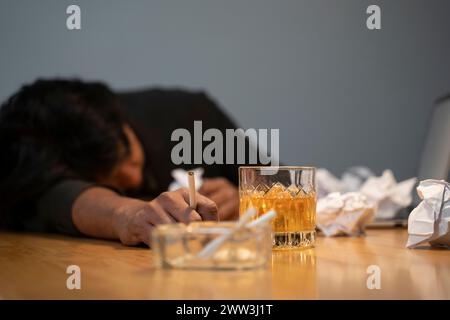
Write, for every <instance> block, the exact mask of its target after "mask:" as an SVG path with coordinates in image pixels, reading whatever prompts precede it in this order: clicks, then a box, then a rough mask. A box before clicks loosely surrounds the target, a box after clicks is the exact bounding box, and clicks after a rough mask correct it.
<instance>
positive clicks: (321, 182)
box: [316, 167, 374, 199]
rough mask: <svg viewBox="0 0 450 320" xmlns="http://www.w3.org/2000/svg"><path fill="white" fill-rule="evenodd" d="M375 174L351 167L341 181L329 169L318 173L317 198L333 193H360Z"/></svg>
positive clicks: (320, 170) (322, 169)
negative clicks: (361, 188) (365, 183)
mask: <svg viewBox="0 0 450 320" xmlns="http://www.w3.org/2000/svg"><path fill="white" fill-rule="evenodd" d="M372 176H374V173H373V172H372V171H371V170H370V169H369V168H366V167H350V168H348V169H347V170H345V172H344V173H343V174H342V177H341V179H338V178H337V177H335V176H334V175H333V174H332V173H331V172H329V171H328V170H327V169H324V168H319V169H317V171H316V183H317V197H318V198H319V199H320V198H323V197H326V196H327V195H328V194H330V193H332V192H342V193H344V192H354V191H358V190H359V189H360V187H361V186H362V184H363V183H364V182H365V181H366V180H367V179H368V178H370V177H372Z"/></svg>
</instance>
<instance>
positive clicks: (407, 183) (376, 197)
mask: <svg viewBox="0 0 450 320" xmlns="http://www.w3.org/2000/svg"><path fill="white" fill-rule="evenodd" d="M316 182H317V197H318V198H319V199H321V198H322V197H325V196H327V195H328V194H329V193H331V192H341V193H345V192H361V193H362V194H364V195H365V196H366V197H367V198H368V199H369V200H371V201H373V202H375V203H376V204H377V207H378V210H377V212H376V213H375V214H376V218H377V219H391V218H393V217H394V216H395V215H396V214H397V212H398V211H399V210H400V209H403V208H406V207H407V206H409V205H410V204H411V202H412V199H413V198H412V191H413V189H414V186H415V185H416V183H417V179H416V178H410V179H407V180H404V181H402V182H397V181H396V180H395V177H394V174H393V173H392V171H391V170H384V171H383V174H382V175H381V176H379V177H377V176H375V175H373V173H372V172H371V171H370V170H369V169H368V168H365V167H352V168H349V169H348V170H347V171H346V172H345V173H344V174H343V175H342V179H338V178H336V177H335V176H334V175H332V174H331V173H330V172H329V171H327V170H326V169H318V170H317V173H316Z"/></svg>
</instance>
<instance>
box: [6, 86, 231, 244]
mask: <svg viewBox="0 0 450 320" xmlns="http://www.w3.org/2000/svg"><path fill="white" fill-rule="evenodd" d="M118 104H119V102H118V99H117V97H116V96H115V94H114V93H112V92H111V91H110V90H109V89H108V88H107V87H106V86H105V85H103V84H101V83H84V82H80V81H66V80H41V81H37V82H35V83H33V84H32V85H28V86H24V87H23V88H22V89H21V90H19V92H17V93H16V94H15V95H13V96H12V97H11V98H10V99H9V100H8V101H7V102H6V103H5V104H4V105H3V106H2V107H1V109H0V147H1V148H2V153H3V155H2V157H1V160H0V161H1V163H0V165H1V166H0V181H1V182H0V192H1V193H0V194H1V198H2V201H1V202H2V204H1V206H2V207H3V210H2V211H0V212H6V211H8V212H14V213H13V214H14V215H16V216H15V217H8V216H2V215H5V214H4V213H0V221H3V223H2V224H3V225H6V226H7V227H8V224H9V225H11V223H8V222H12V224H16V225H20V224H23V225H25V226H27V225H35V224H36V223H37V224H39V225H42V224H50V225H51V224H52V223H53V224H58V221H59V220H60V219H61V217H60V216H57V217H51V216H50V217H49V214H48V213H45V212H42V213H40V212H39V210H40V208H41V210H45V209H48V208H46V205H42V204H41V202H44V204H45V201H47V202H50V203H51V202H57V201H60V200H58V198H60V197H62V198H65V197H67V198H70V194H74V193H76V197H74V199H72V200H73V203H70V211H71V212H70V217H69V218H71V220H72V221H70V222H67V221H66V222H64V223H65V224H70V223H72V224H73V227H74V229H76V232H80V233H81V234H84V235H88V236H94V237H102V238H119V239H121V240H122V242H123V243H125V244H137V243H139V242H146V243H148V235H149V234H150V232H151V228H152V227H154V226H155V225H157V224H160V223H171V222H177V221H180V222H190V221H198V220H202V219H217V214H221V218H222V219H226V218H231V217H233V216H234V215H235V213H236V212H237V206H236V204H237V190H236V188H235V187H234V186H232V185H231V183H229V182H228V181H226V180H225V179H223V178H216V179H210V180H206V181H205V184H204V186H203V188H202V189H201V190H200V192H201V193H203V194H204V195H207V196H209V197H211V198H212V199H213V200H216V201H217V202H218V204H219V205H221V206H223V207H224V208H228V209H227V210H226V211H223V210H222V211H221V212H219V213H218V212H217V206H216V204H215V203H214V202H213V201H212V200H210V199H208V198H207V197H205V196H203V195H200V194H198V195H197V196H198V207H197V210H192V209H190V208H189V205H188V193H187V191H186V190H182V189H181V190H178V191H175V192H165V193H163V194H161V195H159V196H157V197H156V198H155V199H153V200H152V201H150V202H144V201H141V200H138V199H132V198H128V197H124V196H121V195H119V194H118V193H117V192H116V191H124V190H133V189H139V187H140V186H141V184H142V182H143V178H144V177H143V168H144V165H145V161H146V159H145V152H144V150H143V146H142V143H141V142H140V141H139V138H138V137H137V135H136V133H135V132H134V130H133V128H132V127H131V126H130V124H129V123H128V121H127V120H126V117H125V116H124V115H123V114H122V112H121V110H120V108H119V105H118ZM72 181H78V182H72ZM79 181H82V182H83V183H82V185H80V183H79ZM76 183H77V185H75V184H76ZM71 184H72V185H71ZM55 185H56V187H54V186H55ZM59 185H63V186H62V187H61V186H59ZM58 186H59V189H58ZM55 189H56V190H55ZM68 194H69V195H68ZM31 199H38V200H37V205H36V210H37V211H38V212H37V213H36V216H34V215H32V214H30V213H27V214H23V213H17V212H19V211H20V208H21V207H22V206H23V201H30V200H31ZM41 199H44V200H42V201H41ZM69 200H70V199H68V200H67V201H69ZM42 207H43V208H44V209H42ZM47 207H48V205H47ZM57 207H58V206H57ZM64 209H65V210H67V208H62V210H64ZM19 215H20V217H18V216H19ZM41 215H42V218H41V217H40V216H41ZM54 215H59V213H56V214H54ZM18 219H20V220H23V221H17V220H18ZM27 220H29V221H27ZM35 220H36V221H35ZM28 222H30V223H28ZM31 229H32V228H31ZM49 229H52V228H49ZM56 229H58V228H56ZM69 229H70V227H69ZM60 231H61V232H66V230H64V229H63V230H60ZM72 231H73V232H71V230H69V232H68V233H74V232H75V230H72Z"/></svg>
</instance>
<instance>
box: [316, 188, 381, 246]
mask: <svg viewBox="0 0 450 320" xmlns="http://www.w3.org/2000/svg"><path fill="white" fill-rule="evenodd" d="M376 207H377V206H376V203H374V202H372V201H370V200H369V199H368V198H367V197H366V196H365V195H363V194H361V193H360V192H347V193H344V194H341V193H339V192H333V193H330V194H329V195H328V196H326V197H325V198H322V199H319V201H318V202H317V208H316V222H317V227H318V228H319V229H320V230H321V231H322V232H323V233H324V235H325V236H327V237H330V236H337V235H350V236H357V235H361V234H364V229H365V226H366V225H367V224H368V223H369V222H370V221H372V219H373V216H374V214H375V211H376Z"/></svg>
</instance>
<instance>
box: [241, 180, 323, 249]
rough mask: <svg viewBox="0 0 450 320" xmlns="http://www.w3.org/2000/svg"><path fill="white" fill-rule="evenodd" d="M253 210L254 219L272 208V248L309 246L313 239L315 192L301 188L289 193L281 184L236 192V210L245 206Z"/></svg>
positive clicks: (244, 208)
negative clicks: (267, 189)
mask: <svg viewBox="0 0 450 320" xmlns="http://www.w3.org/2000/svg"><path fill="white" fill-rule="evenodd" d="M250 207H254V208H255V209H256V210H257V215H256V216H255V219H256V218H258V217H259V216H260V215H262V214H264V213H265V212H267V211H269V210H271V209H275V211H276V212H277V216H276V217H275V218H274V219H273V220H272V231H273V234H274V238H273V246H274V248H278V249H283V248H293V247H310V246H312V245H313V243H314V237H315V226H316V194H315V193H314V192H311V193H308V194H306V193H304V192H303V191H300V192H296V193H291V192H289V190H286V189H284V188H283V187H280V188H277V187H276V186H275V187H272V188H271V189H270V191H269V192H267V193H262V192H258V191H254V192H252V193H250V194H243V195H241V196H240V205H239V214H243V213H244V212H245V211H246V210H247V209H248V208H250Z"/></svg>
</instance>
